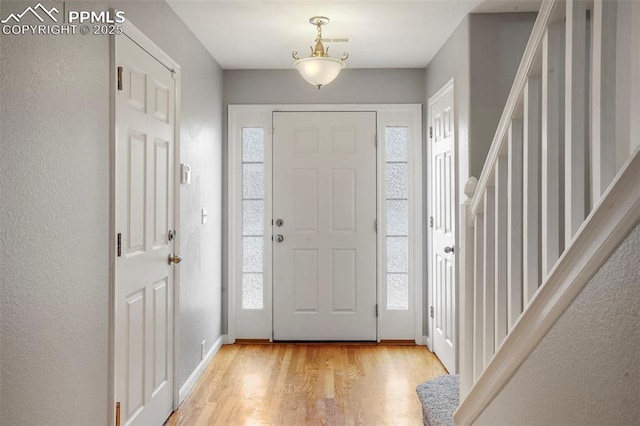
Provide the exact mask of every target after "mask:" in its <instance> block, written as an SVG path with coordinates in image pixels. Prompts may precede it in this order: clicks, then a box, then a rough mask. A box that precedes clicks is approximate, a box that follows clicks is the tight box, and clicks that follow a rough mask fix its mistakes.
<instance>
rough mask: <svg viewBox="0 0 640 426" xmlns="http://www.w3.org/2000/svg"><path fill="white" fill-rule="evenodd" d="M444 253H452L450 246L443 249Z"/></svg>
mask: <svg viewBox="0 0 640 426" xmlns="http://www.w3.org/2000/svg"><path fill="white" fill-rule="evenodd" d="M444 252H445V253H453V246H451V247H448V246H447V247H445V248H444Z"/></svg>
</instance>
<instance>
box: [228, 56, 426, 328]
mask: <svg viewBox="0 0 640 426" xmlns="http://www.w3.org/2000/svg"><path fill="white" fill-rule="evenodd" d="M376 103H380V104H407V103H420V104H422V103H424V69H375V70H374V69H349V68H346V69H345V70H344V71H342V72H341V73H340V76H339V77H338V78H337V79H336V80H335V81H333V82H332V83H331V84H329V85H327V86H325V87H323V88H322V89H321V90H318V89H316V88H315V87H313V86H311V85H310V84H309V83H307V82H306V81H304V80H303V79H302V77H300V75H299V74H298V72H297V71H296V70H293V69H292V70H225V71H224V105H225V108H224V129H225V131H224V136H223V139H224V148H223V150H224V153H223V155H224V158H227V136H226V126H227V110H228V109H227V107H228V106H229V105H231V104H376ZM223 167H224V171H223V176H226V174H227V169H226V167H227V166H226V162H224V163H223ZM223 194H224V195H223V213H222V214H223V218H222V223H223V244H224V247H226V244H227V228H228V220H227V211H228V208H227V186H226V183H225V184H224V187H223ZM222 265H223V278H222V282H223V302H222V304H223V314H222V321H223V332H226V330H227V303H226V301H227V291H226V290H227V288H226V286H227V271H226V265H227V257H226V253H225V252H224V251H223V259H222Z"/></svg>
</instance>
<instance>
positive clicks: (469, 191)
mask: <svg viewBox="0 0 640 426" xmlns="http://www.w3.org/2000/svg"><path fill="white" fill-rule="evenodd" d="M477 185H478V179H476V178H475V177H470V178H469V180H467V183H466V184H465V186H464V193H465V195H466V196H467V199H466V200H465V201H464V203H462V208H461V209H460V223H461V225H462V226H461V227H460V228H461V229H460V251H459V253H458V259H461V260H462V264H461V265H460V310H459V312H460V339H459V342H460V395H463V396H464V395H466V394H467V393H468V392H469V390H470V389H471V386H473V307H474V300H473V295H474V275H473V260H474V249H475V242H474V229H473V226H474V221H473V216H472V213H471V199H472V198H473V194H474V193H475V191H476V186H477Z"/></svg>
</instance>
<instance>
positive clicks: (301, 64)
mask: <svg viewBox="0 0 640 426" xmlns="http://www.w3.org/2000/svg"><path fill="white" fill-rule="evenodd" d="M309 23H310V24H312V25H315V26H316V28H317V29H318V36H317V37H316V47H315V48H313V47H312V48H311V56H309V57H308V58H303V59H300V58H299V57H298V52H293V53H291V56H293V59H295V60H296V61H295V62H294V63H293V66H294V67H295V68H296V69H297V70H298V72H299V73H300V75H301V76H302V78H304V79H305V80H306V81H307V82H309V83H311V84H313V85H314V86H316V87H317V88H318V89H320V88H321V87H322V86H324V85H327V84H329V83H331V82H332V81H333V80H335V78H336V77H337V76H338V74H340V71H342V68H344V66H345V63H344V61H346V60H347V58H348V57H349V55H348V54H347V53H344V54H343V56H342V58H341V59H336V58H330V57H329V48H328V47H327V48H326V49H325V48H324V45H323V44H322V26H323V25H326V24H328V23H329V18H327V17H326V16H314V17H313V18H311V19H309Z"/></svg>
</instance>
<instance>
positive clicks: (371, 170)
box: [273, 112, 376, 340]
mask: <svg viewBox="0 0 640 426" xmlns="http://www.w3.org/2000/svg"><path fill="white" fill-rule="evenodd" d="M273 123H274V124H273V127H274V137H273V218H274V220H278V219H280V220H282V226H277V225H274V227H273V234H274V241H273V292H274V293H273V295H274V296H273V305H274V338H275V339H276V340H375V339H376V317H375V305H376V230H375V220H376V148H375V136H376V115H375V113H374V112H295V113H294V112H277V113H274V116H273ZM280 240H281V241H280Z"/></svg>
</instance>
